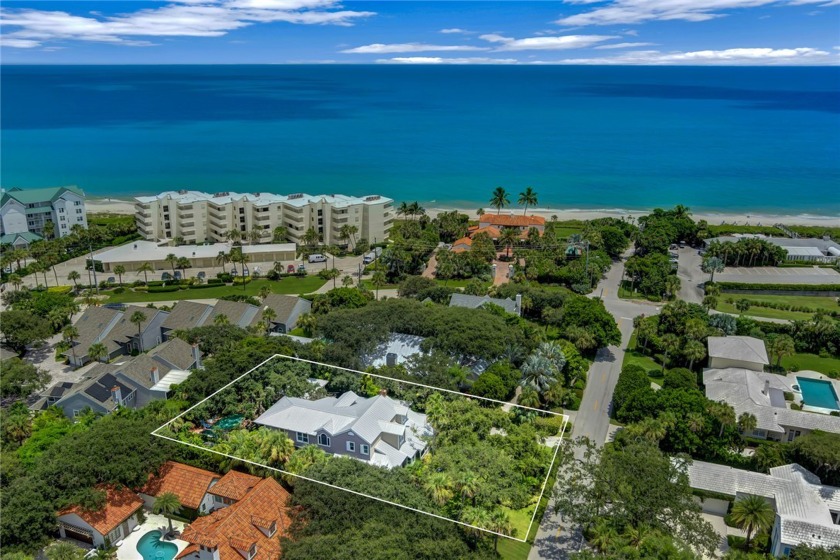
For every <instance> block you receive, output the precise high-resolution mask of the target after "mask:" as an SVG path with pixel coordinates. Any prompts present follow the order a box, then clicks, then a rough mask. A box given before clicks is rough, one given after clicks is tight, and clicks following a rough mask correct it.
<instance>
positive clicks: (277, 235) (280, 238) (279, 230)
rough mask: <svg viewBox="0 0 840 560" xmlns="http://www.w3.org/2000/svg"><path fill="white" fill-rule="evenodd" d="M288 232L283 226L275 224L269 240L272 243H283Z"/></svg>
mask: <svg viewBox="0 0 840 560" xmlns="http://www.w3.org/2000/svg"><path fill="white" fill-rule="evenodd" d="M288 233H289V231H288V230H287V229H286V228H285V227H284V226H277V227H276V228H274V231H273V232H272V235H271V240H272V241H273V242H274V243H283V242H284V241H285V240H286V236H287V235H288Z"/></svg>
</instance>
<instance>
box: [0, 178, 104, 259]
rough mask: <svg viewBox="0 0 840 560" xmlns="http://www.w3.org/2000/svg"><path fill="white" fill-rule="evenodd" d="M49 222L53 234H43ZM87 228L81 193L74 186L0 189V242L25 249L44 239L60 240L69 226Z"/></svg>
mask: <svg viewBox="0 0 840 560" xmlns="http://www.w3.org/2000/svg"><path fill="white" fill-rule="evenodd" d="M48 223H52V225H53V231H50V232H48V231H45V227H46V226H47V224H48ZM76 225H79V226H82V227H84V228H87V225H88V223H87V213H86V211H85V193H84V192H82V191H81V189H78V188H76V187H52V188H46V189H27V190H22V189H18V188H13V189H9V190H3V191H2V195H0V243H2V244H4V245H5V244H10V245H15V246H25V245H28V244H29V243H30V242H32V241H35V240H37V239H42V238H44V237H64V236H65V235H69V234H70V233H71V229H72V227H73V226H76Z"/></svg>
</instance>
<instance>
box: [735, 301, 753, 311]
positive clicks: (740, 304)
mask: <svg viewBox="0 0 840 560" xmlns="http://www.w3.org/2000/svg"><path fill="white" fill-rule="evenodd" d="M750 307H751V304H750V300H748V299H747V298H741V299H739V300H738V301H736V302H735V309H737V310H738V311H739V312H740V313H741V314H742V315H743V314H744V313H746V312H747V311H749V310H750Z"/></svg>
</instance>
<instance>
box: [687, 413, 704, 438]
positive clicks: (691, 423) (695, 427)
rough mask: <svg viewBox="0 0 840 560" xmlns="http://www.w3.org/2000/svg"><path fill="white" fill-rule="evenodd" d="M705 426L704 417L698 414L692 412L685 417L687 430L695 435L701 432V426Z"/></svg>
mask: <svg viewBox="0 0 840 560" xmlns="http://www.w3.org/2000/svg"><path fill="white" fill-rule="evenodd" d="M705 425H706V417H705V416H703V414H701V413H699V412H692V413H690V414H689V415H688V417H687V426H688V429H689V430H690V431H691V432H693V433H695V434H697V433H700V432H701V431H702V430H703V426H705Z"/></svg>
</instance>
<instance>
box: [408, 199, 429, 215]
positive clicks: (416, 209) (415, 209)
mask: <svg viewBox="0 0 840 560" xmlns="http://www.w3.org/2000/svg"><path fill="white" fill-rule="evenodd" d="M408 208H409V212H410V213H411V217H412V219H414V216H424V215H425V214H426V209H425V208H423V207H422V206H420V203H419V202H417V201H416V200H415V201H414V202H412V203H411V204H409V205H408Z"/></svg>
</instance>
